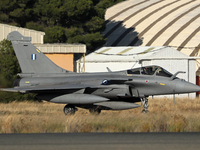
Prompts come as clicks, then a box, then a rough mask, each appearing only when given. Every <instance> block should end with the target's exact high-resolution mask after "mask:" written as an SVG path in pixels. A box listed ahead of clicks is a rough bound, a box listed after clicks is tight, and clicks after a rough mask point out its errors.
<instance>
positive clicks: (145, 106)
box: [141, 97, 149, 113]
mask: <svg viewBox="0 0 200 150" xmlns="http://www.w3.org/2000/svg"><path fill="white" fill-rule="evenodd" d="M141 102H142V105H143V107H144V109H143V110H142V113H148V112H149V111H148V110H147V108H148V107H149V105H148V99H147V98H146V97H145V98H141Z"/></svg>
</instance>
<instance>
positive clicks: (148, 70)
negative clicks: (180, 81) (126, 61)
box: [127, 66, 173, 78]
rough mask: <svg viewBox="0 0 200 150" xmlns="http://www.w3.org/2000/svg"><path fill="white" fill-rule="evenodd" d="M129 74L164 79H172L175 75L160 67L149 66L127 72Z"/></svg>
mask: <svg viewBox="0 0 200 150" xmlns="http://www.w3.org/2000/svg"><path fill="white" fill-rule="evenodd" d="M127 74H129V75H133V74H140V75H154V74H155V75H156V76H163V77H169V78H170V77H171V76H173V74H171V73H170V72H168V71H167V70H165V69H163V68H162V67H159V66H147V67H140V68H135V69H131V70H127Z"/></svg>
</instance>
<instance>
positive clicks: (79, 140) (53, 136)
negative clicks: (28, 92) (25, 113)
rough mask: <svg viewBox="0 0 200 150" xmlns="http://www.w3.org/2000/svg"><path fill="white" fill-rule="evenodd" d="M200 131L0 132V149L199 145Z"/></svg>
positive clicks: (179, 147)
mask: <svg viewBox="0 0 200 150" xmlns="http://www.w3.org/2000/svg"><path fill="white" fill-rule="evenodd" d="M199 147H200V133H47V134H45V133H42V134H0V150H11V149H12V150H36V149H37V150H44V149H45V150H47V149H48V150H55V149H56V150H60V149H67V150H68V149H78V150H79V149H87V150H94V149H95V150H102V149H109V150H112V149H113V150H122V149H126V150H127V149H128V150H129V149H140V150H141V149H154V150H155V149H162V150H165V149H166V150H169V149H170V150H172V149H174V150H183V149H199Z"/></svg>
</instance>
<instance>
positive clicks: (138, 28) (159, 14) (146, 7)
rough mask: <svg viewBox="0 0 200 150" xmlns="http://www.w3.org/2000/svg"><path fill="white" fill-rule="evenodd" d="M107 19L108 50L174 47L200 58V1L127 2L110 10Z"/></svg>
mask: <svg viewBox="0 0 200 150" xmlns="http://www.w3.org/2000/svg"><path fill="white" fill-rule="evenodd" d="M105 19H106V30H105V31H104V32H103V34H104V35H105V36H106V37H107V43H106V44H105V46H171V47H173V48H175V49H177V50H178V51H181V52H183V53H184V54H186V55H188V56H199V49H200V26H199V22H200V1H199V0H126V1H124V2H121V3H118V4H116V5H114V6H112V7H110V8H108V9H107V11H106V15H105ZM197 70H199V66H198V68H197Z"/></svg>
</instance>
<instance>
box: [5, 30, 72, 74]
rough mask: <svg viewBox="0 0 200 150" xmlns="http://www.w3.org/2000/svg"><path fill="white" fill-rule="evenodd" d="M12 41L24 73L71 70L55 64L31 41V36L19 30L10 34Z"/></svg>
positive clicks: (8, 38) (9, 37) (8, 37)
mask: <svg viewBox="0 0 200 150" xmlns="http://www.w3.org/2000/svg"><path fill="white" fill-rule="evenodd" d="M7 40H9V41H11V42H12V45H13V48H14V51H15V54H16V56H17V59H18V61H19V65H20V67H21V70H22V73H24V74H40V73H66V72H70V71H68V70H65V69H63V68H61V67H59V66H57V65H56V64H54V63H53V62H52V61H51V60H50V59H49V58H48V57H47V56H45V55H44V54H43V53H42V52H41V51H40V50H39V49H37V48H36V47H35V46H34V45H33V44H32V43H31V37H24V36H23V35H21V34H20V33H19V32H17V31H13V32H11V33H9V34H8V36H7Z"/></svg>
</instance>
